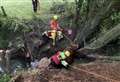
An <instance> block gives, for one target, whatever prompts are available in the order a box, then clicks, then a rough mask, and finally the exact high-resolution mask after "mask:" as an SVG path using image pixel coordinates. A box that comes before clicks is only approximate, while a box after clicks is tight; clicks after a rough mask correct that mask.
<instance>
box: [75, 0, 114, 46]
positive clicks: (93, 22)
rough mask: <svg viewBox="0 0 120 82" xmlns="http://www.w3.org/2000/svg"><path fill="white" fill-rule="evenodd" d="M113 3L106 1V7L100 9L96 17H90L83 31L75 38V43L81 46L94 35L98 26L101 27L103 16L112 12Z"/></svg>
mask: <svg viewBox="0 0 120 82" xmlns="http://www.w3.org/2000/svg"><path fill="white" fill-rule="evenodd" d="M112 3H113V2H112V1H111V0H109V1H106V2H105V4H104V5H105V6H104V7H103V8H101V9H100V11H99V12H97V14H96V15H95V16H94V17H89V19H88V21H86V23H85V25H84V27H83V29H82V30H81V31H80V32H79V33H78V35H77V36H76V38H75V40H74V41H75V42H76V43H79V44H81V43H82V42H83V41H84V40H85V39H86V38H87V37H88V36H89V35H90V34H91V33H93V32H94V31H95V30H96V29H97V25H99V23H100V21H101V19H102V18H103V16H104V15H105V14H106V13H107V12H108V11H109V10H110V8H111V6H112Z"/></svg>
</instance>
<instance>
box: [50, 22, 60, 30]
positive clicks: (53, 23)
mask: <svg viewBox="0 0 120 82" xmlns="http://www.w3.org/2000/svg"><path fill="white" fill-rule="evenodd" d="M50 27H51V30H58V29H59V24H58V22H57V21H56V20H51V21H50Z"/></svg>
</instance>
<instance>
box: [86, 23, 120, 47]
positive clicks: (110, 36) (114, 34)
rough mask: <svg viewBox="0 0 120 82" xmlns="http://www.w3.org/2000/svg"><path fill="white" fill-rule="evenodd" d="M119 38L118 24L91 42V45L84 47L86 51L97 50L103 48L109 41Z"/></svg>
mask: <svg viewBox="0 0 120 82" xmlns="http://www.w3.org/2000/svg"><path fill="white" fill-rule="evenodd" d="M119 36H120V24H118V25H116V26H115V27H114V28H112V29H111V30H109V31H108V32H107V33H105V34H104V35H103V36H101V37H99V38H98V39H97V40H95V41H93V42H92V43H91V44H89V45H87V46H85V48H86V49H98V48H101V47H103V46H105V45H106V44H107V43H109V42H110V41H112V40H114V39H117V38H118V37H119Z"/></svg>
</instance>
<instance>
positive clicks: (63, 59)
mask: <svg viewBox="0 0 120 82" xmlns="http://www.w3.org/2000/svg"><path fill="white" fill-rule="evenodd" d="M70 55H72V54H71V53H70V51H68V50H64V51H58V52H57V53H56V54H55V55H53V56H52V57H51V64H52V65H54V66H56V67H61V65H62V66H64V67H66V68H67V67H69V62H68V61H67V59H68V58H70Z"/></svg>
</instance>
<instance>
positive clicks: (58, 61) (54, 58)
mask: <svg viewBox="0 0 120 82" xmlns="http://www.w3.org/2000/svg"><path fill="white" fill-rule="evenodd" d="M60 53H61V52H60V51H59V52H57V53H56V54H55V55H53V56H52V57H51V61H52V62H54V63H55V64H56V65H59V64H60V59H59V56H60Z"/></svg>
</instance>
